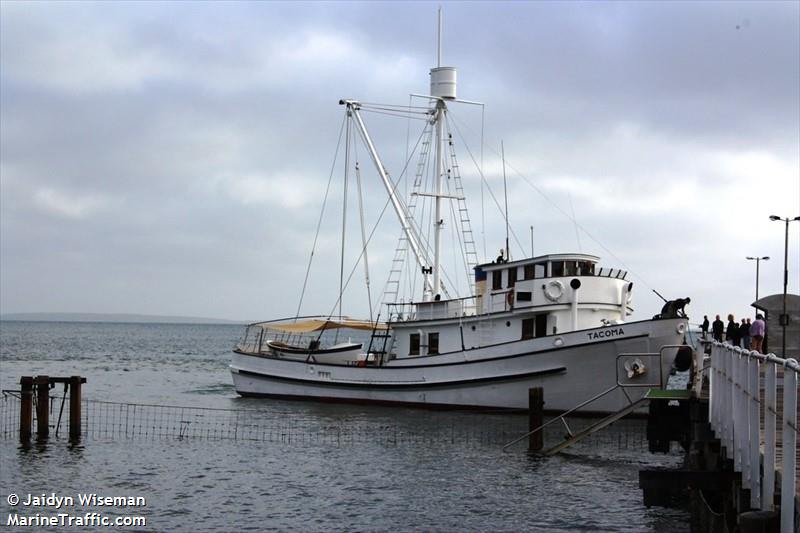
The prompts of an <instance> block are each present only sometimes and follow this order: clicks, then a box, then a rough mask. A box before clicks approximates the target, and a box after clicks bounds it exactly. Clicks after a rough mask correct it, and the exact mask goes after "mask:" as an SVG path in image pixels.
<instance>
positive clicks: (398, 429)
mask: <svg viewBox="0 0 800 533" xmlns="http://www.w3.org/2000/svg"><path fill="white" fill-rule="evenodd" d="M50 403H51V405H50V413H51V414H50V417H49V423H50V438H56V439H58V438H63V439H66V438H67V436H68V428H67V427H66V426H67V421H68V420H69V402H68V401H66V402H63V401H62V399H61V398H51V402H50ZM33 411H34V414H33V416H34V422H33V428H34V432H35V428H36V420H35V418H36V409H35V408H34V410H33ZM527 422H528V420H527V417H526V416H520V415H519V414H509V413H497V412H493V413H463V412H462V413H452V412H450V413H448V412H432V411H421V412H420V416H411V417H409V416H401V417H397V419H393V418H392V417H390V416H386V415H381V416H369V415H362V416H344V415H342V414H333V415H331V414H329V415H318V414H313V415H309V414H298V413H292V412H289V413H282V412H275V411H270V410H259V409H220V408H207V407H180V406H170V405H152V404H138V403H123V402H109V401H99V400H83V401H82V403H81V427H82V431H81V436H82V438H83V439H87V440H126V439H128V440H133V439H136V440H141V439H151V440H169V439H179V440H180V439H205V440H210V441H213V440H237V441H259V442H271V443H283V444H292V445H329V446H330V445H332V446H353V445H358V444H364V443H379V444H383V445H387V446H393V445H394V446H401V445H412V446H413V445H425V444H436V443H451V444H475V445H478V444H480V445H491V446H498V447H500V446H502V445H504V444H506V443H508V442H510V441H511V440H514V439H516V438H517V437H519V436H520V435H522V434H524V433H525V432H527V430H528V427H527ZM588 423H589V421H586V424H587V425H588ZM570 425H571V427H572V428H573V429H574V428H576V427H580V426H581V421H580V419H579V420H578V421H577V422H576V421H571V422H570ZM19 429H20V399H19V397H18V396H17V395H15V394H13V393H8V392H6V393H4V394H3V396H2V398H0V438H4V439H15V438H18V437H19ZM563 431H564V430H563V428H559V427H554V428H553V429H552V430H551V431H550V433H549V434H548V433H546V434H545V439H546V440H550V439H556V440H557V439H560V438H562V437H563V435H561V432H563ZM583 445H584V446H590V447H592V446H605V447H608V446H612V447H616V448H621V449H630V448H635V449H640V450H641V449H646V448H647V441H646V437H645V432H644V425H643V422H642V421H640V420H637V421H630V422H629V421H621V422H620V423H618V428H617V431H611V432H607V433H602V432H601V433H598V434H596V435H593V436H592V437H590V438H589V439H587V441H586V442H585V443H584V444H583Z"/></svg>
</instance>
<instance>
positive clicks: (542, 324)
mask: <svg viewBox="0 0 800 533" xmlns="http://www.w3.org/2000/svg"><path fill="white" fill-rule="evenodd" d="M546 335H547V314H546V313H543V314H541V315H536V331H535V332H534V336H536V337H544V336H546Z"/></svg>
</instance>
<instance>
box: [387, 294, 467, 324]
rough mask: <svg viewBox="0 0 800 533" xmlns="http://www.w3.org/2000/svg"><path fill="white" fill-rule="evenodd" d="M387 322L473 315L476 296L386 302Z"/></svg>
mask: <svg viewBox="0 0 800 533" xmlns="http://www.w3.org/2000/svg"><path fill="white" fill-rule="evenodd" d="M386 305H387V307H388V308H389V309H388V312H389V315H388V316H389V322H406V321H409V320H436V319H442V318H457V317H464V316H474V315H475V314H476V313H477V309H478V298H477V297H476V296H467V297H466V298H454V299H450V300H433V301H430V302H407V303H390V304H386Z"/></svg>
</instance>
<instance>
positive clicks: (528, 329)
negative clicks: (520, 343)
mask: <svg viewBox="0 0 800 533" xmlns="http://www.w3.org/2000/svg"><path fill="white" fill-rule="evenodd" d="M534 325H535V322H534V319H532V318H523V319H522V340H525V339H532V338H533V332H534V329H533V328H534Z"/></svg>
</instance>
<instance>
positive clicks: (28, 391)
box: [19, 376, 33, 442]
mask: <svg viewBox="0 0 800 533" xmlns="http://www.w3.org/2000/svg"><path fill="white" fill-rule="evenodd" d="M19 385H20V406H19V440H21V441H23V442H28V441H29V440H30V439H31V426H32V425H33V377H31V376H22V377H21V378H20V380H19Z"/></svg>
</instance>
